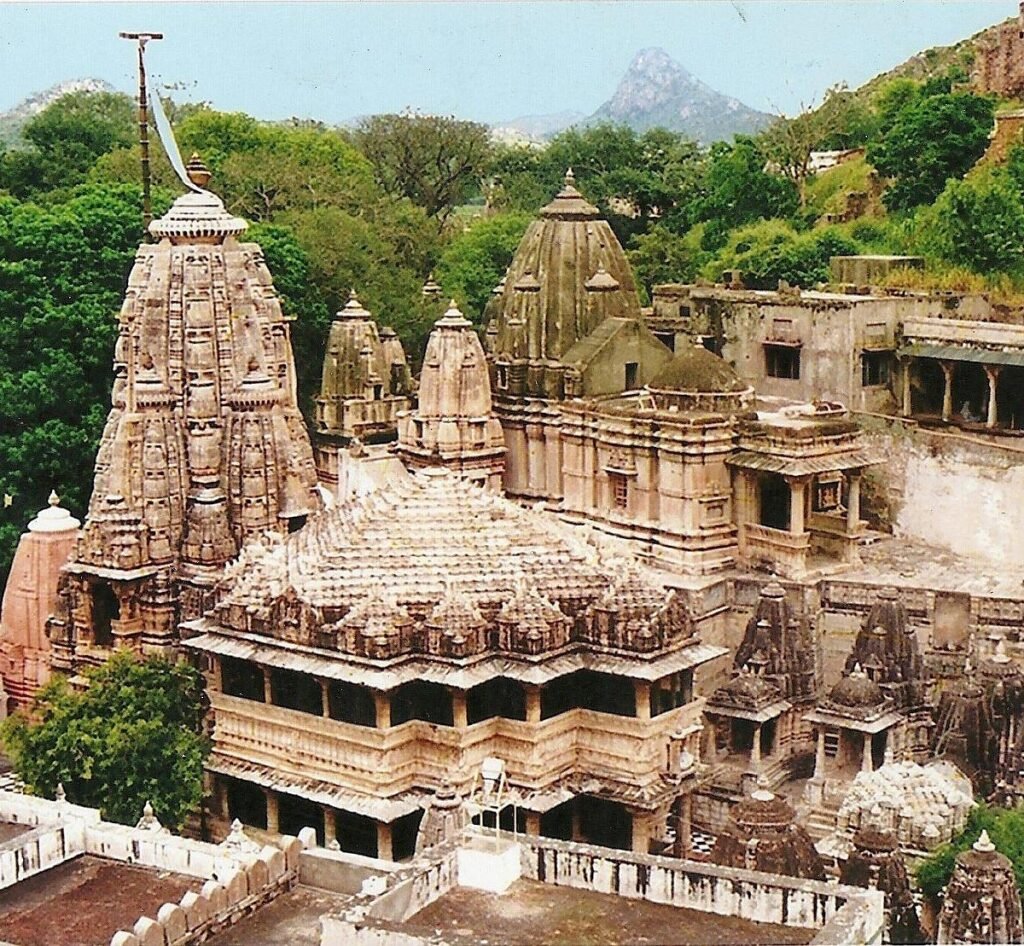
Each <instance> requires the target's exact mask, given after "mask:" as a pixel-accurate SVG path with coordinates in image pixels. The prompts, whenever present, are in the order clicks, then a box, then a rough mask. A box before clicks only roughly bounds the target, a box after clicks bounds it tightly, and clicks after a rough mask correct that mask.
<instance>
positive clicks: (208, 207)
mask: <svg viewBox="0 0 1024 946" xmlns="http://www.w3.org/2000/svg"><path fill="white" fill-rule="evenodd" d="M248 226H249V225H248V224H247V223H246V222H245V221H244V220H242V219H241V218H240V217H234V216H232V215H231V214H229V213H228V212H227V210H225V209H224V202H223V201H222V200H221V199H220V198H219V197H218V196H217V195H216V194H211V193H210V192H209V191H198V192H197V191H189V192H188V193H187V194H182V196H181V197H179V198H178V199H177V200H176V201H175V202H174V203H173V204H172V205H171V209H170V210H168V211H167V213H165V214H164V215H163V216H162V217H160V218H159V219H157V220H154V221H153V222H152V223H151V224H150V225H149V232H150V233H152V234H153V236H155V237H170V239H171V241H172V242H179V243H181V242H185V241H188V240H207V239H211V238H218V237H219V238H220V239H223V238H224V237H227V236H237V235H238V234H240V233H243V232H245V230H246V229H247V228H248Z"/></svg>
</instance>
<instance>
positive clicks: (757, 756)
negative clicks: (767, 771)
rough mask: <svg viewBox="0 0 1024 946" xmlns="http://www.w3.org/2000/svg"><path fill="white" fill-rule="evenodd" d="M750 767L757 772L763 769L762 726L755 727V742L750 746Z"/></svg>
mask: <svg viewBox="0 0 1024 946" xmlns="http://www.w3.org/2000/svg"><path fill="white" fill-rule="evenodd" d="M750 767H751V768H752V769H753V770H754V771H755V772H756V771H757V770H758V769H760V768H761V724H760V723H758V724H757V725H756V726H755V727H754V741H753V742H752V743H751V745H750Z"/></svg>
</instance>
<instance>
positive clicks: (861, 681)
mask: <svg viewBox="0 0 1024 946" xmlns="http://www.w3.org/2000/svg"><path fill="white" fill-rule="evenodd" d="M828 698H829V701H830V702H832V703H835V704H837V705H838V706H848V707H851V708H854V707H872V706H878V705H879V704H880V703H883V702H884V701H885V694H883V693H882V688H881V687H880V686H879V685H878V684H877V683H875V682H874V680H870V679H868V675H867V674H866V673H864V671H863V670H861V669H860V665H858V666H857V667H855V668H854V670H853V672H852V673H851V674H849V676H845V677H843V678H842V680H840V681H839V682H838V683H837V684H836V685H835V686H834V687H833V688H832V692H831V693H830V694H829V696H828Z"/></svg>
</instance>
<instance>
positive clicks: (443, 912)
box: [218, 880, 815, 946]
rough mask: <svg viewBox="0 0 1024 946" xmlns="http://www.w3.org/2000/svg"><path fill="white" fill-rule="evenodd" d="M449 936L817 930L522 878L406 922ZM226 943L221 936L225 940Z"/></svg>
mask: <svg viewBox="0 0 1024 946" xmlns="http://www.w3.org/2000/svg"><path fill="white" fill-rule="evenodd" d="M401 929H402V930H403V931H405V932H407V933H411V934H419V935H434V934H437V935H441V936H443V937H444V938H445V941H446V942H449V943H452V944H453V946H454V944H459V946H463V944H465V946H469V944H478V946H486V944H497V943H501V944H503V946H518V944H522V946H533V944H535V943H544V944H545V946H649V944H658V946H684V944H685V946H732V944H740V943H742V944H744V946H758V944H776V946H785V944H799V943H809V942H810V941H811V940H812V939H813V938H814V935H815V931H814V930H808V929H802V928H800V927H789V926H775V925H769V924H761V923H754V922H751V921H749V920H740V919H736V918H733V917H723V916H717V915H715V914H710V913H701V912H699V911H696V910H684V909H680V908H678V907H672V906H668V905H665V904H653V903H647V902H645V901H642V900H627V899H625V898H623V897H615V896H611V895H609V894H601V893H592V892H590V891H584V890H572V889H570V888H567V887H554V886H551V885H549V884H541V883H537V882H535V881H526V880H520V881H517V882H516V883H515V884H513V885H512V887H511V888H509V891H508V892H507V893H505V894H501V895H497V894H490V893H483V892H481V891H479V890H468V889H466V888H464V887H459V888H456V889H454V890H452V891H451V892H450V893H448V894H446V895H445V896H443V897H441V898H440V899H439V900H437V901H435V902H434V903H432V904H431V905H430V906H429V907H427V908H426V909H425V910H421V911H420V912H419V913H417V914H416V915H415V916H414V917H413V918H412V919H411V920H408V921H407V922H406V923H404V924H402V927H401ZM218 946H219V944H218Z"/></svg>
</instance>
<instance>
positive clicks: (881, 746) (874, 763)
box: [867, 732, 888, 769]
mask: <svg viewBox="0 0 1024 946" xmlns="http://www.w3.org/2000/svg"><path fill="white" fill-rule="evenodd" d="M867 738H869V739H870V740H871V768H872V769H880V768H881V767H882V766H883V765H885V746H886V743H887V742H888V734H887V733H885V732H878V733H875V734H874V735H873V736H868V737H867Z"/></svg>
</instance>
